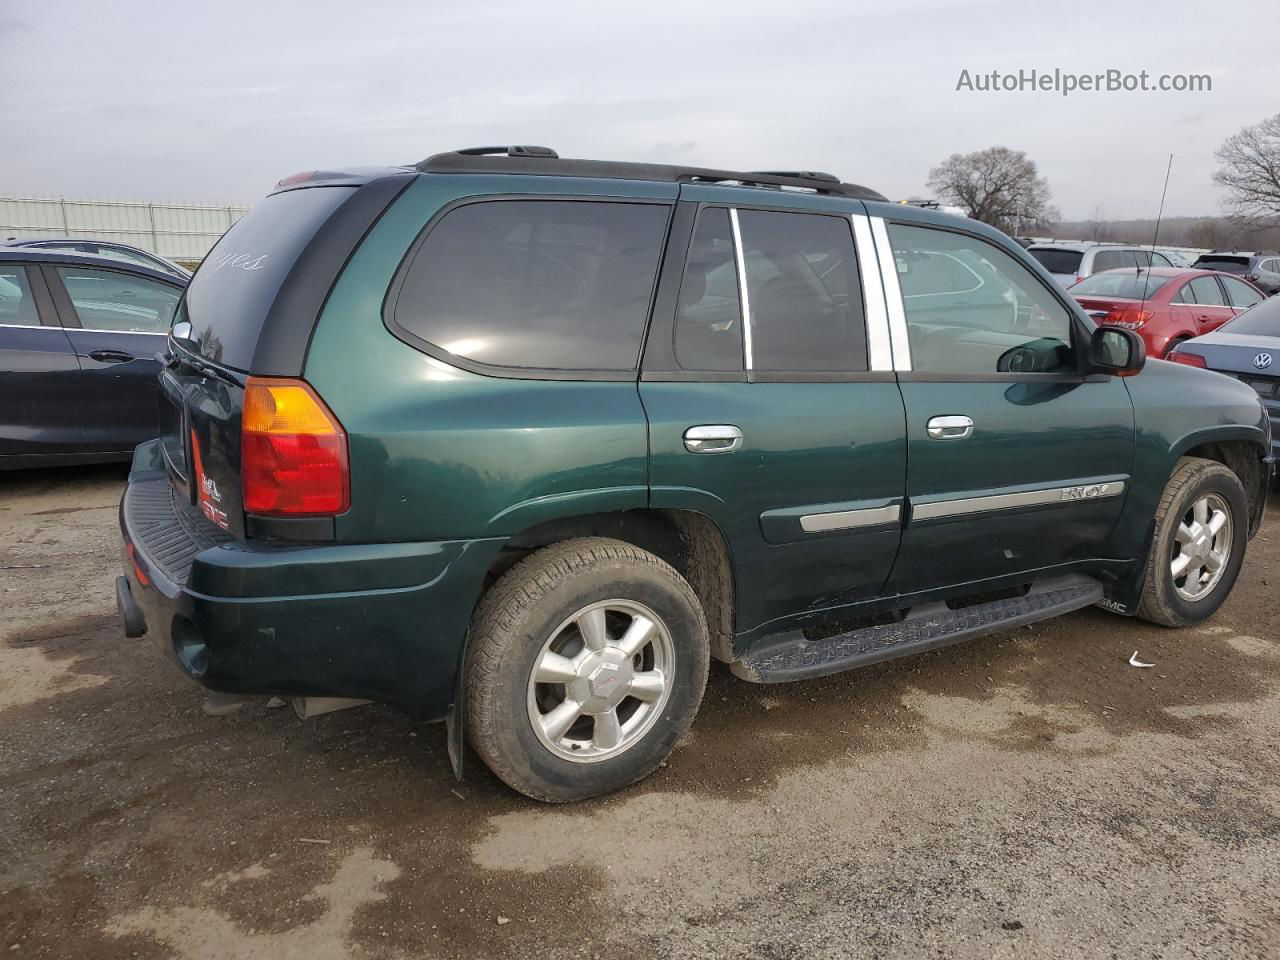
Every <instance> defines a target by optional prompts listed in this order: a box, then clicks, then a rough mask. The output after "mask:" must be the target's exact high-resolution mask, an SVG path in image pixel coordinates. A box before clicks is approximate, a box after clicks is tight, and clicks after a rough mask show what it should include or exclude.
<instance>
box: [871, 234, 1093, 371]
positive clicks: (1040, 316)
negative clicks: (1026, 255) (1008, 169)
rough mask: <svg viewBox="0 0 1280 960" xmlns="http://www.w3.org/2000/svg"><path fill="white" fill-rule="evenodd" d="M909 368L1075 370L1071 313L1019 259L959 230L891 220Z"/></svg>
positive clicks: (945, 369) (947, 369) (891, 237)
mask: <svg viewBox="0 0 1280 960" xmlns="http://www.w3.org/2000/svg"><path fill="white" fill-rule="evenodd" d="M889 236H890V239H891V241H892V244H893V255H894V260H895V262H896V264H897V270H898V283H899V286H900V287H901V288H902V302H903V306H904V308H905V310H906V315H907V331H908V335H909V338H910V342H911V365H912V368H913V369H915V370H918V371H922V372H926V373H940V374H948V373H955V374H984V373H1058V372H1063V371H1068V370H1074V369H1076V359H1075V353H1074V350H1073V347H1072V337H1071V314H1070V313H1069V312H1068V310H1067V308H1066V307H1064V306H1063V305H1062V304H1061V303H1060V302H1059V301H1058V300H1057V298H1056V297H1054V296H1053V294H1052V293H1050V292H1049V290H1048V289H1047V288H1046V287H1045V286H1044V284H1042V283H1041V282H1040V281H1039V280H1038V279H1037V278H1036V277H1035V275H1034V274H1032V272H1031V271H1030V270H1029V269H1028V268H1027V267H1026V266H1025V265H1024V264H1022V263H1019V262H1018V261H1017V260H1016V259H1014V258H1013V257H1012V256H1010V255H1009V254H1008V253H1006V252H1005V251H1003V250H1001V249H1000V248H999V247H997V246H995V245H994V244H991V243H988V242H987V241H985V240H980V239H978V238H977V237H972V236H968V235H966V234H960V233H953V232H951V231H949V230H938V229H933V228H929V227H916V226H906V225H903V224H892V225H891V226H890V228H889Z"/></svg>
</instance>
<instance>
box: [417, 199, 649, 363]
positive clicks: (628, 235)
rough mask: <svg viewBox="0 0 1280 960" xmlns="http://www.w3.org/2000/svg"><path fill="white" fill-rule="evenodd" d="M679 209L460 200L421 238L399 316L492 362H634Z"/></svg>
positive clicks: (460, 351)
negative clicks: (668, 227) (669, 228)
mask: <svg viewBox="0 0 1280 960" xmlns="http://www.w3.org/2000/svg"><path fill="white" fill-rule="evenodd" d="M669 213H670V207H669V206H667V205H664V204H649V203H616V202H597V201H577V200H491V201H485V202H481V203H470V204H466V205H464V206H461V207H457V208H455V209H454V210H452V211H450V212H449V213H447V214H445V216H444V218H443V219H442V220H440V222H439V223H437V224H436V225H435V227H433V228H432V229H431V231H430V233H428V234H427V236H426V237H425V239H424V240H423V242H422V244H421V246H420V247H419V248H418V252H417V254H416V255H415V256H414V259H413V262H412V263H411V264H410V265H409V268H408V271H407V272H406V273H405V275H404V281H403V285H402V287H401V289H400V293H399V296H398V298H397V300H396V304H395V309H394V314H393V317H394V321H395V324H396V325H397V326H399V327H400V328H401V329H402V330H404V331H405V332H407V333H409V334H410V335H412V336H414V337H416V338H419V339H421V340H424V341H427V342H428V343H430V344H433V345H435V346H437V347H439V348H440V349H442V350H445V351H446V352H448V353H451V354H454V355H455V356H458V357H462V358H465V359H468V360H474V361H477V362H479V363H484V364H492V365H495V366H503V367H517V368H518V367H526V368H532V369H559V370H582V371H592V370H601V371H625V370H634V369H635V367H636V362H637V359H638V357H639V354H640V344H641V341H642V340H643V338H644V328H645V321H646V319H647V317H648V313H649V300H650V296H651V294H652V291H653V283H654V277H655V275H656V273H657V269H658V259H659V256H660V255H661V252H662V245H663V241H664V238H665V233H666V225H667V218H668V215H669Z"/></svg>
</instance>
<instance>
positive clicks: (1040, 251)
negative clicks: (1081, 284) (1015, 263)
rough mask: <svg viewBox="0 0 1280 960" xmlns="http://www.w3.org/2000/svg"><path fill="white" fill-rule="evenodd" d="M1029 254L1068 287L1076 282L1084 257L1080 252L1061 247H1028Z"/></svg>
mask: <svg viewBox="0 0 1280 960" xmlns="http://www.w3.org/2000/svg"><path fill="white" fill-rule="evenodd" d="M1027 253H1029V254H1031V256H1033V257H1035V258H1036V259H1037V260H1039V261H1040V265H1041V266H1042V267H1044V268H1045V269H1046V270H1048V271H1049V272H1050V273H1052V274H1053V275H1054V277H1055V278H1057V279H1058V280H1059V281H1060V282H1062V283H1064V284H1066V285H1067V286H1070V285H1071V284H1073V283H1075V282H1076V277H1077V276H1078V275H1079V271H1080V261H1081V259H1082V258H1083V257H1084V254H1082V253H1081V252H1080V251H1079V250H1064V249H1062V248H1060V247H1028V248H1027Z"/></svg>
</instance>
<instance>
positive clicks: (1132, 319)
mask: <svg viewBox="0 0 1280 960" xmlns="http://www.w3.org/2000/svg"><path fill="white" fill-rule="evenodd" d="M1154 316H1155V314H1154V313H1152V312H1151V311H1150V310H1139V309H1138V308H1137V307H1126V308H1123V309H1120V310H1112V311H1111V312H1110V313H1108V314H1107V315H1106V316H1105V317H1103V318H1102V322H1103V323H1108V324H1110V325H1111V326H1113V327H1124V328H1125V329H1126V330H1137V329H1138V328H1139V327H1141V326H1142V325H1143V324H1144V323H1146V322H1147V321H1148V320H1150V319H1151V318H1152V317H1154Z"/></svg>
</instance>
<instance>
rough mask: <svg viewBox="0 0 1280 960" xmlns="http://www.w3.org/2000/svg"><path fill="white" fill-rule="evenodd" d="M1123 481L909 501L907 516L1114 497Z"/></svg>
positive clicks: (1121, 490) (950, 514)
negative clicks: (909, 508) (951, 498)
mask: <svg viewBox="0 0 1280 960" xmlns="http://www.w3.org/2000/svg"><path fill="white" fill-rule="evenodd" d="M1124 488H1125V481H1123V480H1106V481H1103V482H1101V483H1083V484H1075V485H1072V486H1067V487H1049V488H1047V489H1044V490H1024V491H1022V492H1019V493H996V494H992V495H990V496H985V497H961V498H959V499H956V500H935V501H933V502H930V503H920V504H915V503H913V504H912V505H911V519H912V520H913V521H914V520H937V519H940V518H942V517H962V516H967V515H968V514H971V513H985V512H987V511H990V510H1012V509H1015V508H1017V507H1042V506H1048V505H1050V504H1056V503H1086V502H1088V501H1091V500H1103V499H1107V498H1110V497H1118V496H1120V494H1122V493H1124Z"/></svg>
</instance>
